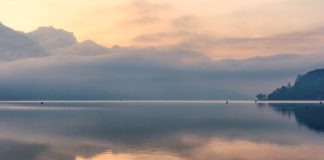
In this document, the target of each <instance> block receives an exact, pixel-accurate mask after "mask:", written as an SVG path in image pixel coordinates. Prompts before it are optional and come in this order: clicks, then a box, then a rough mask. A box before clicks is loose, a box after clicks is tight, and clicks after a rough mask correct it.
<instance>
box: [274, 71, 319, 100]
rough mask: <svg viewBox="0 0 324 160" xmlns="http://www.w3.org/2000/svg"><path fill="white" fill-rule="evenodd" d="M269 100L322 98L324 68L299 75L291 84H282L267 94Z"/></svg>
mask: <svg viewBox="0 0 324 160" xmlns="http://www.w3.org/2000/svg"><path fill="white" fill-rule="evenodd" d="M268 99H269V100H322V99H324V69H316V70H313V71H310V72H308V73H306V74H305V75H299V76H298V77H297V79H296V81H295V84H294V85H293V86H292V85H290V84H288V85H287V86H282V87H281V88H278V89H276V90H275V91H273V92H272V93H270V94H269V95H268Z"/></svg>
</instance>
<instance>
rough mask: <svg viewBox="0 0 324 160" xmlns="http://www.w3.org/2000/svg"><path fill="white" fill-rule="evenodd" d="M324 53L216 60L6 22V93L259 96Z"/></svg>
mask: <svg viewBox="0 0 324 160" xmlns="http://www.w3.org/2000/svg"><path fill="white" fill-rule="evenodd" d="M289 36H291V35H289ZM227 41H228V40H227ZM239 41H241V40H239ZM224 43H225V42H224ZM227 43H229V44H232V43H237V41H235V40H231V41H229V42H227ZM251 43H252V42H251ZM255 43H259V42H255ZM250 45H251V46H253V45H252V44H250ZM321 56H322V55H321V54H312V55H296V54H282V55H278V56H269V57H256V58H250V59H244V60H218V61H213V60H210V59H209V58H207V57H206V56H204V54H200V53H199V52H197V51H196V50H195V49H192V48H191V47H190V46H188V47H184V46H171V47H165V48H145V49H140V48H123V47H119V46H115V47H112V48H105V47H103V46H100V45H98V44H96V43H94V42H92V41H85V42H81V43H79V42H77V40H76V39H75V38H74V36H73V34H72V33H69V32H66V31H64V30H58V29H55V28H52V27H50V28H39V29H38V30H36V31H34V32H31V33H27V34H25V33H22V32H17V31H13V30H11V29H9V28H7V27H5V26H3V25H0V60H1V62H0V74H1V77H0V99H8V100H9V99H10V100H17V99H18V100H19V99H227V98H231V99H244V98H252V97H254V95H255V94H256V93H258V92H260V91H270V90H272V89H273V88H275V87H276V86H278V85H281V84H283V83H287V82H288V81H293V80H294V79H295V77H296V76H297V74H299V73H304V72H306V71H308V70H312V69H314V68H320V67H324V64H323V62H322V60H321Z"/></svg>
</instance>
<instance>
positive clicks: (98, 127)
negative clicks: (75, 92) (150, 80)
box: [0, 103, 324, 160]
mask: <svg viewBox="0 0 324 160" xmlns="http://www.w3.org/2000/svg"><path fill="white" fill-rule="evenodd" d="M38 107H40V108H39V109H38ZM0 108H1V109H0V159H10V160H20V159H24V160H34V159H35V160H40V159H46V160H47V159H48V160H54V159H55V160H56V159H58V160H75V159H76V160H84V159H87V160H88V159H93V160H101V159H103V160H106V159H109V160H115V159H116V160H138V159H153V160H159V159H161V160H162V159H163V160H164V159H170V160H173V159H175V160H178V159H193V160H196V159H197V160H205V159H206V160H207V159H220V160H222V159H224V160H230V159H243V160H244V159H249V160H250V159H252V160H254V159H265V157H266V158H268V159H283V160H290V159H291V160H293V159H305V160H306V159H314V160H317V159H318V160H319V159H321V157H323V156H324V147H323V146H324V136H323V135H322V134H316V133H314V132H312V131H310V130H308V129H305V127H300V126H299V125H298V123H300V124H304V125H306V124H307V125H309V121H314V120H309V119H312V118H313V117H312V114H313V112H309V113H307V116H302V117H303V118H301V119H302V120H300V119H299V118H297V117H298V116H297V115H300V114H302V113H298V114H296V113H297V112H299V111H300V112H302V110H298V111H292V110H291V108H293V107H291V106H290V107H287V106H285V107H282V106H280V107H279V106H277V107H276V106H270V107H257V106H255V105H254V104H230V105H223V104H200V105H197V104H176V105H175V104H131V103H129V104H91V103H88V104H64V103H62V104H46V105H45V106H44V105H42V106H41V105H39V104H20V105H17V104H11V105H8V104H3V105H2V106H0ZM279 108H281V109H279ZM273 109H275V110H276V111H279V112H280V113H281V114H277V113H276V112H273ZM281 110H283V111H281ZM289 110H291V111H289ZM305 110H306V108H305ZM307 110H309V111H313V110H312V109H307ZM314 110H315V109H314ZM319 110H321V109H319ZM288 111H289V112H288ZM303 114H304V113H303ZM314 114H316V113H314ZM282 115H296V121H297V122H296V121H295V119H293V118H290V119H289V118H286V117H285V116H282ZM319 115H320V114H319ZM319 115H314V116H316V117H317V116H318V117H317V118H318V119H317V120H319ZM305 119H306V120H305ZM315 119H316V118H315ZM317 124H320V125H322V124H321V123H320V122H318V123H317ZM310 126H313V125H310ZM315 126H316V127H317V126H318V125H315ZM309 128H310V129H313V127H309ZM317 128H318V127H317ZM18 153H19V154H18Z"/></svg>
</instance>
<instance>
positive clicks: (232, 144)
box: [189, 139, 324, 160]
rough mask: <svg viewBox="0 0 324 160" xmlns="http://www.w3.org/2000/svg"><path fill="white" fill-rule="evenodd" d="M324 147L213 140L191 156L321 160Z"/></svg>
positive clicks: (204, 159) (205, 159) (224, 159)
mask: <svg viewBox="0 0 324 160" xmlns="http://www.w3.org/2000/svg"><path fill="white" fill-rule="evenodd" d="M323 153H324V149H323V147H322V146H316V145H296V146H289V145H288V146H285V145H275V144H271V143H255V142H252V141H245V140H240V141H223V140H221V139H211V140H210V141H209V142H208V143H206V144H203V145H202V146H199V147H197V148H195V149H193V150H192V151H191V152H190V153H189V154H190V155H191V157H193V159H199V160H209V159H222V160H232V159H242V160H260V159H276V160H296V159H301V160H308V159H312V160H320V159H322V157H323V156H324V154H323Z"/></svg>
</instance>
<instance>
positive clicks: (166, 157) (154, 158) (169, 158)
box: [75, 152, 182, 160]
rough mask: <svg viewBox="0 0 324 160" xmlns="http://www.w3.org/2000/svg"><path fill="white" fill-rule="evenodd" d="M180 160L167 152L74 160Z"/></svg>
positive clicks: (111, 155)
mask: <svg viewBox="0 0 324 160" xmlns="http://www.w3.org/2000/svg"><path fill="white" fill-rule="evenodd" d="M108 159H109V160H144V159H145V160H182V158H179V157H177V156H175V155H172V154H170V153H167V152H160V153H136V152H134V153H111V152H107V153H103V154H99V155H96V156H94V157H91V158H84V157H81V156H77V157H76V159H75V160H108Z"/></svg>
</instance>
